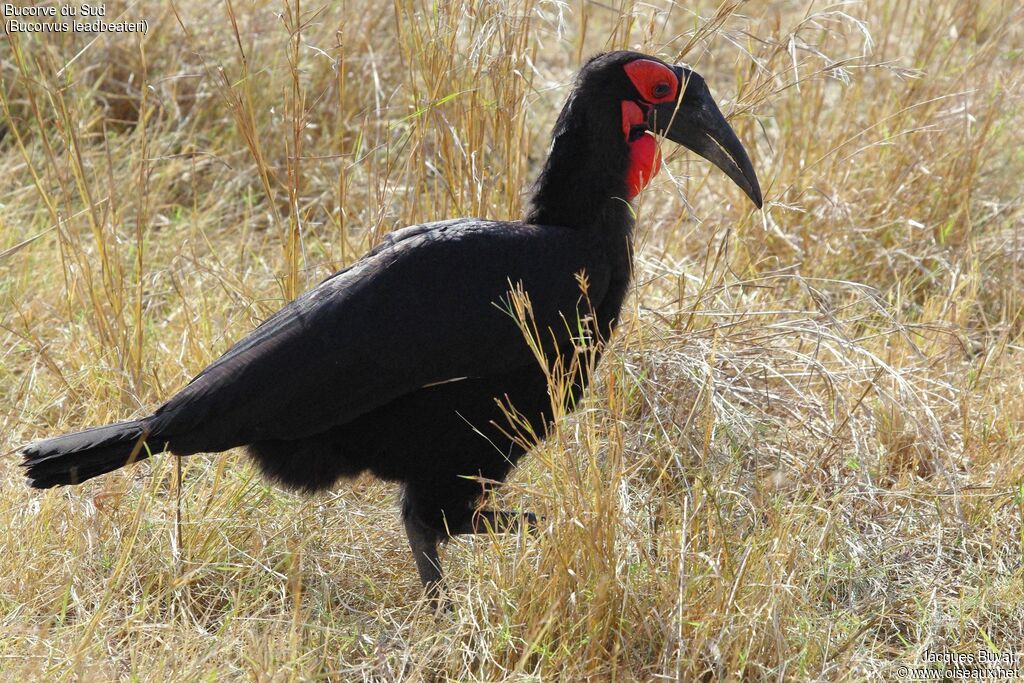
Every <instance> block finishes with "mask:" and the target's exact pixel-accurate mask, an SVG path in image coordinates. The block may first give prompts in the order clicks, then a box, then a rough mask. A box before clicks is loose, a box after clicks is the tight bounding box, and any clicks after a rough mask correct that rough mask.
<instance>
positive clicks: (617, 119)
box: [22, 52, 761, 595]
mask: <svg viewBox="0 0 1024 683" xmlns="http://www.w3.org/2000/svg"><path fill="white" fill-rule="evenodd" d="M654 133H657V134H659V135H663V136H665V137H667V138H668V139H669V140H672V141H674V142H677V143H679V144H682V145H684V146H686V147H688V148H689V149H691V150H693V151H694V152H696V153H697V154H699V155H701V156H703V157H705V158H707V159H708V160H710V161H711V162H713V163H714V164H715V165H716V166H718V167H719V168H721V169H722V170H724V171H725V173H726V174H728V176H729V177H730V178H732V179H733V181H735V182H736V183H737V184H738V185H739V186H740V187H741V188H742V189H743V191H744V192H745V193H746V194H747V196H748V197H750V199H751V200H753V202H754V204H756V205H757V206H758V207H760V206H761V190H760V188H759V186H758V182H757V177H756V175H755V174H754V170H753V167H752V166H751V163H750V160H749V159H748V158H747V155H746V153H745V151H744V149H743V146H742V145H741V144H740V142H739V140H737V138H736V135H735V134H734V133H733V131H732V129H731V128H730V127H729V125H728V124H727V123H726V121H725V118H724V117H723V116H722V114H721V112H720V111H719V109H718V106H717V105H716V104H715V102H714V100H713V99H712V97H711V94H710V92H709V91H708V87H707V85H705V83H704V80H703V79H702V78H701V77H700V75H698V74H697V73H695V72H693V71H691V70H690V69H688V68H685V67H681V66H669V65H667V64H665V63H664V62H662V61H661V60H659V59H656V58H654V57H650V56H648V55H644V54H639V53H635V52H609V53H606V54H602V55H598V56H596V57H594V58H592V59H591V60H589V61H588V62H587V64H586V65H585V66H584V67H583V69H582V70H581V71H580V73H579V75H578V76H577V78H576V82H575V85H574V88H573V90H572V93H571V94H570V95H569V99H568V101H567V102H566V104H565V107H564V108H563V109H562V112H561V115H560V116H559V117H558V122H557V123H556V125H555V129H554V133H553V135H552V141H551V150H550V155H549V157H548V159H547V162H546V164H545V166H544V169H543V170H542V172H541V174H540V176H539V178H538V179H537V181H536V185H535V187H534V190H533V197H532V201H531V203H530V206H529V209H528V211H527V213H526V216H525V217H524V219H523V220H522V221H515V222H501V221H486V220H480V219H475V218H462V219H456V220H449V221H441V222H437V223H427V224H424V225H415V226H412V227H408V228H405V229H403V230H398V231H396V232H394V233H392V234H390V235H388V236H387V237H386V238H385V239H384V240H383V242H382V243H381V244H380V245H378V246H377V247H376V248H374V249H373V250H371V251H370V252H369V253H367V254H366V255H365V256H364V257H363V258H361V259H360V260H359V261H357V262H356V263H354V264H353V265H351V266H349V267H348V268H345V269H344V270H341V271H339V272H337V273H335V274H334V275H332V276H331V277H329V278H328V279H326V280H324V281H323V282H322V283H320V284H319V285H318V286H317V287H315V288H314V289H312V290H310V291H309V292H306V293H305V294H303V295H302V296H300V297H299V298H297V299H296V300H295V301H293V302H291V303H289V304H288V305H287V306H285V307H284V308H282V309H281V310H280V311H278V312H277V313H276V314H274V315H273V316H271V317H270V318H269V319H268V320H267V321H265V322H264V323H263V324H262V325H260V326H259V327H258V328H257V329H256V330H255V331H254V332H253V333H252V334H250V335H249V336H247V337H245V338H244V339H242V340H241V341H239V342H238V343H236V344H235V345H234V346H232V347H231V348H230V349H229V350H228V351H227V353H225V354H224V355H223V356H221V357H220V358H219V359H218V360H216V361H215V362H214V363H212V364H211V365H210V366H209V367H207V368H206V369H205V370H203V371H202V372H201V373H199V375H198V376H196V377H195V379H193V380H192V381H191V382H190V383H189V384H188V385H187V386H186V387H185V388H184V389H182V390H181V391H180V392H179V393H178V394H177V395H175V396H174V397H173V398H171V399H170V400H169V401H167V402H166V403H165V404H163V405H162V406H160V407H159V408H157V410H156V411H155V412H154V413H153V414H152V415H148V416H146V417H142V418H139V419H136V420H130V421H127V422H120V423H117V424H112V425H108V426H106V427H97V428H94V429H88V430H85V431H82V432H78V433H75V434H68V435H66V436H60V437H57V438H53V439H48V440H46V441H40V442H37V443H35V444H32V445H30V446H27V447H25V448H24V449H23V451H22V453H23V454H24V462H23V466H24V467H25V469H26V470H27V475H28V478H29V482H30V484H31V485H32V486H34V487H36V488H49V487H52V486H60V485H65V484H79V483H81V482H83V481H86V480H87V479H91V478H93V477H96V476H98V475H101V474H104V473H106V472H110V471H112V470H116V469H118V468H120V467H122V466H124V465H126V464H128V463H130V462H134V461H138V460H141V459H143V458H146V457H148V456H149V455H150V454H152V453H160V452H163V451H170V452H171V453H173V454H175V455H179V456H184V455H191V454H193V453H199V452H217V451H224V450H227V449H230V448H235V447H237V446H245V447H246V449H247V451H248V452H249V454H250V455H251V456H252V457H253V458H254V459H255V460H256V462H257V463H259V466H260V467H261V468H262V470H263V472H264V473H266V474H267V475H269V476H270V477H271V478H272V479H275V480H277V481H278V482H280V483H282V484H284V485H285V486H288V487H291V488H295V489H301V490H304V491H317V490H322V489H326V488H328V487H330V486H332V485H333V484H335V483H336V482H337V481H338V480H339V479H341V478H344V477H352V476H355V475H357V474H359V473H361V472H364V471H367V470H369V471H370V472H372V473H374V474H375V475H376V476H378V477H380V478H382V479H385V480H390V481H397V482H401V483H402V486H403V497H402V517H403V520H404V523H405V529H406V533H407V534H408V537H409V544H410V546H411V547H412V550H413V555H414V557H415V560H416V567H417V569H418V570H419V575H420V579H421V580H422V582H423V584H424V587H425V588H426V590H427V592H428V594H431V595H434V594H435V593H436V590H437V586H438V583H439V581H440V580H441V569H440V564H439V561H438V555H437V546H438V543H439V542H440V541H442V540H445V539H447V538H448V537H449V536H450V535H452V534H463V533H474V532H477V531H480V530H482V529H484V528H486V527H491V528H494V529H499V530H501V529H509V528H512V527H515V526H516V525H517V524H519V523H523V522H526V523H530V522H532V515H529V514H528V513H526V514H519V513H511V512H504V511H492V510H478V509H477V506H478V504H479V501H480V499H481V493H482V491H483V488H482V485H481V483H480V482H481V481H489V482H499V481H502V480H504V478H505V477H506V475H508V473H509V471H510V470H511V469H512V467H513V465H514V464H515V463H516V461H517V460H518V459H519V458H520V457H521V456H522V455H523V454H524V453H525V452H526V450H527V447H528V446H527V445H526V444H525V443H524V442H523V440H521V439H517V438H514V437H513V435H512V434H513V432H514V430H512V429H511V428H510V427H509V423H508V415H507V413H506V412H505V411H506V410H507V408H508V406H511V407H512V408H513V409H514V410H515V411H516V413H518V414H519V415H520V416H521V417H522V419H524V420H526V421H527V422H528V424H529V428H530V430H531V431H532V432H533V433H534V434H536V435H539V436H543V435H544V434H545V433H546V431H547V429H548V425H549V423H550V421H551V420H552V417H553V413H554V410H553V407H552V403H551V398H549V392H548V381H547V380H546V378H545V371H561V372H563V373H567V374H566V376H567V377H568V378H569V382H568V384H569V386H570V388H571V390H570V391H568V392H567V395H566V396H565V397H564V403H565V407H566V408H567V409H572V407H573V405H574V403H575V401H576V399H577V398H578V397H579V395H580V393H581V391H582V389H583V387H584V386H585V384H586V381H587V376H586V375H587V373H586V364H583V368H582V369H579V367H578V366H579V365H580V364H579V363H574V362H573V358H574V357H575V356H576V354H577V353H578V349H579V347H580V343H581V339H590V340H591V341H592V342H594V348H595V353H600V345H601V343H602V342H603V341H605V340H607V339H608V338H609V337H610V335H611V332H612V330H613V328H614V327H615V324H616V321H617V319H618V316H619V312H620V310H621V308H622V303H623V300H624V298H625V296H626V291H627V288H628V286H629V281H630V272H631V261H632V246H631V237H632V231H633V225H634V219H633V212H632V207H631V206H630V204H629V201H630V200H632V199H633V198H634V197H635V196H636V195H637V193H638V192H640V190H641V189H643V187H644V186H645V185H646V184H647V182H648V181H649V180H650V179H651V177H652V176H653V175H654V174H655V173H657V171H658V169H659V166H660V163H661V158H660V155H659V152H658V147H657V142H656V140H655V138H654V137H653V134H654ZM581 276H582V278H585V280H586V295H585V296H584V293H583V292H582V291H581ZM514 291H521V292H525V293H526V295H528V296H529V300H530V306H531V309H532V317H533V321H532V324H533V328H534V329H535V330H537V339H538V340H539V342H540V346H541V350H542V351H543V352H544V354H543V355H544V356H545V357H546V358H547V359H548V360H547V361H546V362H547V363H548V367H547V368H544V367H542V364H541V361H539V360H538V355H537V354H536V353H535V351H536V348H533V349H531V346H530V345H529V344H528V343H527V341H526V338H525V336H524V334H523V331H522V328H521V327H520V322H519V321H517V320H516V319H515V317H514V316H513V315H512V314H511V313H510V307H511V305H512V296H513V294H512V292H514ZM502 406H505V407H504V408H503V407H502Z"/></svg>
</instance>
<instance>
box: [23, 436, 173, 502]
mask: <svg viewBox="0 0 1024 683" xmlns="http://www.w3.org/2000/svg"><path fill="white" fill-rule="evenodd" d="M149 429H150V428H149V423H148V420H146V419H143V420H131V421H129V422H118V423H117V424H112V425H107V426H106V427H96V428H93V429H87V430H85V431H84V432H76V433H74V434H66V435H64V436H58V437H57V438H54V439H47V440H46V441H38V442H36V443H34V444H32V445H31V446H26V447H25V448H24V449H22V451H21V452H22V455H23V456H24V458H25V459H24V461H22V463H21V465H22V467H24V468H25V469H26V470H27V471H26V474H27V476H28V479H29V484H30V485H31V486H33V487H35V488H37V489H48V488H50V487H52V486H63V485H66V484H81V483H82V482H83V481H86V480H88V479H92V478H93V477H98V476H99V475H101V474H106V473H107V472H113V471H114V470H116V469H119V468H121V467H124V466H125V465H127V464H129V463H132V462H137V461H139V460H145V459H146V458H148V457H149V456H150V455H151V454H154V453H160V452H162V451H163V450H164V449H165V447H166V443H165V441H164V440H162V439H159V438H155V437H156V436H157V435H154V434H150V433H149Z"/></svg>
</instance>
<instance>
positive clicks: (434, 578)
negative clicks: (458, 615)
mask: <svg viewBox="0 0 1024 683" xmlns="http://www.w3.org/2000/svg"><path fill="white" fill-rule="evenodd" d="M404 521H405V535H406V536H408V537H409V547H410V548H412V556H413V559H415V560H416V570H417V571H418V572H419V573H420V581H422V582H423V591H424V593H426V596H427V598H428V599H429V600H430V605H431V607H433V608H434V609H437V607H438V605H439V604H440V602H439V596H440V592H441V558H440V557H438V554H437V533H436V532H435V531H433V530H432V529H430V528H429V527H427V526H426V525H424V524H423V523H422V522H420V521H419V520H418V519H416V517H415V516H414V515H405V519H404Z"/></svg>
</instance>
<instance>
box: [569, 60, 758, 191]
mask: <svg viewBox="0 0 1024 683" xmlns="http://www.w3.org/2000/svg"><path fill="white" fill-rule="evenodd" d="M577 90H579V91H583V92H587V93H589V94H590V97H589V98H588V99H589V100H590V101H591V102H593V101H594V99H595V97H596V96H598V93H600V94H601V95H602V96H603V97H601V99H603V100H605V101H608V99H609V98H613V99H614V104H612V103H611V102H609V103H608V106H609V107H611V108H614V111H613V115H616V116H621V135H622V136H623V138H624V140H625V143H626V145H627V146H628V150H629V152H628V155H629V164H628V169H627V174H626V187H627V192H628V193H629V196H630V198H632V197H634V196H635V195H637V194H638V193H639V192H640V190H642V189H643V188H644V187H645V186H646V185H647V183H648V182H650V180H651V178H652V177H654V175H655V174H656V173H657V172H658V170H659V169H660V166H661V157H660V154H659V152H658V146H657V141H656V140H655V139H654V137H653V135H654V134H657V135H661V136H663V137H666V138H668V139H669V140H671V141H673V142H676V143H678V144H680V145H683V146H684V147H686V148H687V149H690V150H692V151H694V152H696V153H697V154H699V155H700V156H702V157H704V158H705V159H707V160H708V161H710V162H711V163H713V164H714V165H715V166H718V167H719V168H720V169H722V170H723V171H725V173H726V175H728V176H729V177H730V178H732V180H733V182H735V183H736V184H737V185H739V186H740V188H741V189H742V190H743V191H744V192H745V193H746V195H747V196H748V197H750V199H751V201H753V202H754V204H756V205H757V207H758V208H760V207H761V204H762V200H761V188H760V186H759V185H758V182H757V175H756V174H755V173H754V167H753V166H752V165H751V163H750V158H749V157H748V156H747V153H746V151H745V150H744V149H743V145H742V144H740V141H739V140H738V139H737V138H736V134H735V133H734V132H733V130H732V128H731V127H730V126H729V124H728V123H727V122H726V120H725V117H724V116H722V112H721V111H719V109H718V105H717V104H715V100H714V99H713V98H712V97H711V92H710V91H709V90H708V86H707V84H706V83H705V82H704V79H703V78H702V77H701V76H700V74H698V73H696V72H695V71H692V70H691V69H688V68H686V67H683V66H671V65H669V64H666V63H665V62H663V61H661V60H660V59H657V58H656V57H651V56H649V55H645V54H641V53H638V52H608V53H605V54H602V55H598V56H597V57H594V58H593V59H591V60H590V61H589V62H588V63H587V65H586V66H585V67H584V69H583V70H582V71H581V73H580V78H579V80H578V82H577ZM615 105H617V107H615Z"/></svg>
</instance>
